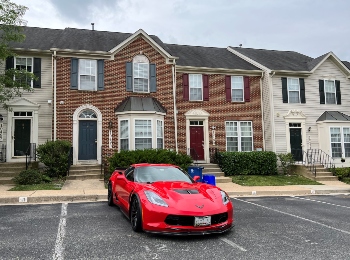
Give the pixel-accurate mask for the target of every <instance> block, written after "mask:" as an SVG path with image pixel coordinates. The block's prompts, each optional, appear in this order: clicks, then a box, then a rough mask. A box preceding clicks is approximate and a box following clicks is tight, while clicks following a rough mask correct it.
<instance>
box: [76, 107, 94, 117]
mask: <svg viewBox="0 0 350 260" xmlns="http://www.w3.org/2000/svg"><path fill="white" fill-rule="evenodd" d="M79 118H97V116H96V114H95V112H94V111H92V110H90V109H87V110H84V111H83V112H81V114H80V115H79Z"/></svg>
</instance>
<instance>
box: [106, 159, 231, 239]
mask: <svg viewBox="0 0 350 260" xmlns="http://www.w3.org/2000/svg"><path fill="white" fill-rule="evenodd" d="M198 179H199V176H198V177H197V176H195V177H194V178H193V179H192V178H191V177H190V175H189V174H188V173H186V172H184V171H182V170H181V169H180V168H179V167H177V166H175V165H171V164H133V165H131V166H130V167H129V168H127V169H125V170H124V169H123V170H121V169H116V170H115V171H114V172H113V174H112V176H111V177H110V179H109V182H108V205H110V206H112V205H117V206H119V208H120V209H121V211H122V212H123V213H124V214H125V216H126V217H127V218H128V219H129V220H130V222H131V226H132V229H133V230H134V231H136V232H139V231H145V232H150V233H162V234H173V235H185V234H209V233H223V232H225V231H228V230H230V229H231V228H232V227H233V226H234V225H233V205H232V202H231V200H230V198H229V196H228V195H227V194H226V192H224V191H223V190H221V189H219V188H218V187H216V186H213V185H210V184H205V183H200V182H196V181H195V180H198Z"/></svg>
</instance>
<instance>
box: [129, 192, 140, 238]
mask: <svg viewBox="0 0 350 260" xmlns="http://www.w3.org/2000/svg"><path fill="white" fill-rule="evenodd" d="M130 223H131V227H132V230H134V231H135V232H141V231H142V214H141V203H140V199H139V198H138V197H137V196H134V198H133V199H132V201H131V207H130Z"/></svg>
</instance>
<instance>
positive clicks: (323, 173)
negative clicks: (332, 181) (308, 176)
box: [316, 172, 333, 177]
mask: <svg viewBox="0 0 350 260" xmlns="http://www.w3.org/2000/svg"><path fill="white" fill-rule="evenodd" d="M316 176H318V177H326V176H333V173H331V172H316Z"/></svg>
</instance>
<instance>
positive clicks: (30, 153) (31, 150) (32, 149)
mask: <svg viewBox="0 0 350 260" xmlns="http://www.w3.org/2000/svg"><path fill="white" fill-rule="evenodd" d="M32 159H33V161H34V162H35V161H36V143H30V144H29V146H28V148H27V150H26V170H28V166H29V164H30V163H31V162H32Z"/></svg>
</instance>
